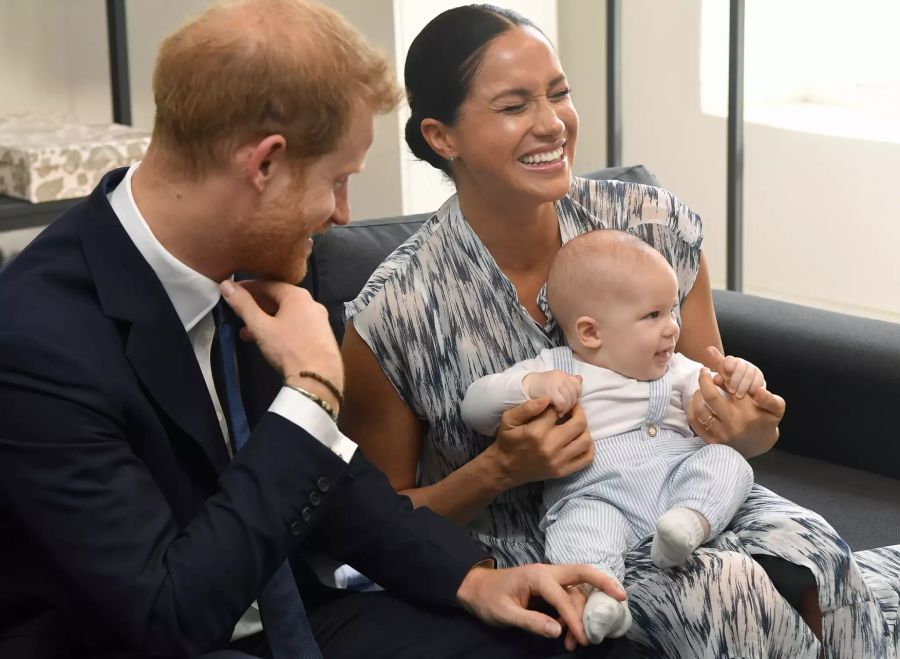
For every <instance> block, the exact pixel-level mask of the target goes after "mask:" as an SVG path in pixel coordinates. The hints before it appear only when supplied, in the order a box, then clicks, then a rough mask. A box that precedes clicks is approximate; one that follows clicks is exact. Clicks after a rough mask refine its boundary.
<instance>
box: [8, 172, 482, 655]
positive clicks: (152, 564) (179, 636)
mask: <svg viewBox="0 0 900 659" xmlns="http://www.w3.org/2000/svg"><path fill="white" fill-rule="evenodd" d="M123 175H124V170H116V171H113V172H111V173H109V174H107V176H106V177H105V178H104V179H103V180H102V181H101V182H100V184H99V186H98V187H97V189H95V190H94V192H93V193H92V195H91V196H90V198H89V199H88V200H86V201H85V202H84V203H82V204H80V205H78V206H76V207H75V208H73V209H72V210H70V211H69V212H68V213H66V214H65V215H63V216H62V217H61V218H60V219H58V220H57V221H56V222H54V223H53V224H52V225H51V226H50V227H49V228H48V229H47V230H45V231H44V232H43V233H42V234H41V235H40V236H39V237H38V238H37V239H36V240H35V241H34V242H33V243H32V244H31V245H29V246H28V247H27V248H26V249H25V250H24V251H22V253H21V254H20V255H19V256H18V257H17V258H16V259H15V260H14V261H12V262H11V263H10V264H9V265H8V266H7V267H6V268H5V269H4V270H3V272H2V273H0V531H2V538H3V540H2V542H0V545H2V547H0V628H2V627H4V626H7V627H8V626H10V625H14V624H17V623H19V624H21V622H22V621H23V620H24V619H40V620H43V621H45V623H46V624H43V625H42V626H41V629H42V630H44V632H47V633H53V634H59V635H60V636H61V637H64V638H65V642H71V643H75V644H77V645H78V646H79V647H82V648H89V649H100V648H110V647H115V648H137V649H139V650H141V651H142V652H145V653H147V654H153V655H157V654H158V655H186V654H193V653H198V652H201V651H209V650H213V649H217V648H222V647H225V646H226V645H227V643H228V640H229V637H230V635H231V633H232V629H233V627H234V624H235V623H236V621H237V620H238V619H239V618H240V616H241V615H242V613H243V612H244V611H245V610H246V609H247V607H248V606H249V605H250V603H251V602H252V600H253V599H254V598H255V597H256V596H257V595H258V594H259V592H260V591H261V590H262V587H263V585H264V584H265V583H266V582H267V581H268V579H269V577H270V576H271V575H272V573H273V572H274V571H275V569H276V568H277V566H278V565H280V564H281V562H282V561H284V560H285V558H286V557H288V556H290V557H291V560H292V563H293V565H294V567H295V573H297V574H298V575H304V574H308V572H309V570H308V567H307V566H306V565H305V563H304V562H303V559H302V555H301V553H300V551H299V549H300V547H301V545H302V546H303V548H304V549H306V548H309V547H311V546H315V547H316V548H317V549H320V550H323V551H325V552H326V553H328V554H329V555H331V556H332V557H333V558H335V559H337V560H340V561H344V562H347V563H350V564H351V565H353V566H355V567H356V568H357V569H359V570H360V571H361V572H363V573H364V574H367V575H369V576H370V577H371V578H373V579H374V580H375V581H377V582H378V583H379V584H381V585H382V586H384V587H385V588H387V589H388V590H391V591H394V592H396V593H398V594H400V595H402V596H404V597H407V598H411V599H413V600H415V601H417V602H421V603H423V604H431V605H440V606H450V605H452V603H453V601H454V596H455V592H456V590H457V588H458V586H459V583H460V582H461V580H462V578H463V576H464V575H465V573H466V572H467V571H468V569H469V568H470V567H471V566H472V565H473V564H474V563H476V562H478V561H480V560H483V559H484V558H486V557H487V555H486V554H485V552H484V551H483V549H481V548H480V547H479V546H477V545H476V544H475V543H473V542H472V541H470V540H469V539H468V538H466V537H465V536H464V534H463V533H462V532H461V531H460V530H459V529H458V528H456V527H455V526H453V525H452V524H451V523H449V522H447V521H446V520H444V519H442V518H440V517H438V516H437V515H434V514H433V513H431V512H430V511H428V510H426V509H418V510H413V509H412V507H411V505H410V502H409V499H408V498H406V497H403V496H399V495H397V494H396V493H394V491H393V490H392V489H391V487H390V485H389V483H388V482H387V480H386V479H385V478H384V476H383V475H382V474H381V473H380V472H378V471H377V470H376V469H375V468H374V467H372V466H371V465H370V464H369V463H368V462H367V461H366V460H365V459H364V458H363V457H362V455H361V453H360V452H359V451H357V453H356V455H355V457H354V458H353V460H352V461H351V462H350V464H349V465H348V464H346V463H344V462H343V461H342V460H341V459H339V458H338V457H337V456H335V455H334V454H333V453H332V452H331V451H330V450H328V449H327V448H325V447H324V446H323V445H322V444H320V443H319V442H318V441H317V440H316V439H315V438H313V437H312V436H311V435H309V434H308V433H307V432H305V431H304V430H303V429H302V428H300V427H298V426H296V425H294V424H292V423H290V422H289V421H287V420H286V419H284V418H282V417H280V416H278V415H276V414H273V413H271V412H267V411H265V410H266V408H267V407H268V404H269V403H270V402H271V400H272V399H273V398H274V396H275V393H276V392H277V390H278V387H279V383H278V379H277V377H276V376H275V374H274V372H273V371H272V370H271V369H269V368H268V367H267V366H265V365H264V363H263V362H262V360H261V357H260V356H259V354H258V351H256V349H255V347H254V346H244V347H243V348H242V351H241V354H239V355H238V357H239V362H240V364H241V376H242V391H243V392H244V397H245V403H246V407H247V409H248V416H249V417H250V420H251V425H252V426H253V433H252V436H251V438H250V440H249V441H248V443H247V445H246V447H245V448H244V449H243V450H242V451H241V452H240V454H238V455H237V457H235V458H234V459H233V460H231V461H229V458H228V455H227V452H226V448H225V444H224V440H223V438H222V434H221V431H220V428H219V424H218V422H217V420H216V415H215V411H214V408H213V405H212V402H211V401H210V398H209V393H208V390H207V388H206V386H205V384H204V380H203V377H202V375H201V372H200V369H199V366H198V365H197V361H196V358H195V356H194V353H193V350H192V348H191V344H190V341H189V339H188V337H187V334H186V333H185V331H184V328H183V326H182V325H181V322H180V321H179V319H178V316H177V315H176V313H175V309H174V308H173V306H172V304H171V302H170V301H169V298H168V297H167V295H166V293H165V291H164V289H163V287H162V284H161V283H160V281H159V279H158V278H157V277H156V275H155V273H154V272H153V270H152V269H151V268H150V267H149V265H148V264H147V263H146V261H144V259H143V258H142V257H141V255H140V253H139V252H138V250H137V248H136V247H135V246H134V244H133V243H132V242H131V240H130V239H129V237H128V235H127V234H126V233H125V231H124V229H123V228H122V227H121V225H120V223H119V221H118V219H117V218H116V216H115V215H114V213H113V211H112V209H111V208H110V206H109V203H108V201H107V198H106V195H107V193H108V192H109V191H110V190H112V189H113V188H114V187H115V186H116V185H117V184H118V183H119V181H121V179H122V176H123ZM313 493H315V494H313ZM298 579H299V580H300V581H301V592H308V588H307V587H306V585H305V582H303V579H302V578H300V577H298ZM47 621H49V622H47ZM47 630H52V631H49V632H48V631H47Z"/></svg>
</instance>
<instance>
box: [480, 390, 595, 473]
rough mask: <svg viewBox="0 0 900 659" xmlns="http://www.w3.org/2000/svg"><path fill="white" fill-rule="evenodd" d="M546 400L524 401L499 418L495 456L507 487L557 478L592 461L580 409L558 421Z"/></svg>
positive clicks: (547, 399) (492, 449) (493, 445)
mask: <svg viewBox="0 0 900 659" xmlns="http://www.w3.org/2000/svg"><path fill="white" fill-rule="evenodd" d="M559 420H560V419H559V416H558V414H557V413H556V410H555V409H554V408H553V407H552V406H551V404H550V399H549V398H548V397H543V398H536V399H534V400H527V401H525V402H524V403H522V404H521V405H517V406H516V407H513V408H510V409H508V410H506V412H504V413H503V416H502V417H500V427H499V428H498V429H497V436H496V440H495V441H494V443H493V444H492V445H491V446H490V447H489V448H488V449H486V451H491V452H493V453H494V455H495V457H496V459H497V461H498V463H499V466H500V469H501V470H502V473H503V475H504V478H505V480H506V481H507V485H508V487H516V486H518V485H523V484H524V483H532V482H536V481H544V480H547V479H548V478H560V477H561V476H568V475H569V474H571V473H573V472H575V471H578V470H579V469H582V468H583V467H586V466H587V465H589V464H590V463H591V461H592V460H593V459H594V442H593V441H592V440H591V436H590V435H589V434H588V432H587V420H586V419H585V417H584V411H583V410H582V409H581V406H580V405H576V406H575V407H573V408H572V414H571V416H570V417H569V419H568V420H565V421H563V422H562V423H557V422H558V421H559Z"/></svg>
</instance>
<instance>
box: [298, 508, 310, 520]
mask: <svg viewBox="0 0 900 659" xmlns="http://www.w3.org/2000/svg"><path fill="white" fill-rule="evenodd" d="M300 517H302V518H303V521H304V522H308V521H309V520H311V519H312V509H311V508H310V507H309V506H307V507H306V508H304V509H303V510H301V511H300Z"/></svg>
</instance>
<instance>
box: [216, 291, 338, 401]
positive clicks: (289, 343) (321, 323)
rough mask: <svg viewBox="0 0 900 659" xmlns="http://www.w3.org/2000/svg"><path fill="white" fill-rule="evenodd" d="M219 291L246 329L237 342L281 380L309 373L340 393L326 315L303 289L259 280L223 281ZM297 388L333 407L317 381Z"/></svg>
mask: <svg viewBox="0 0 900 659" xmlns="http://www.w3.org/2000/svg"><path fill="white" fill-rule="evenodd" d="M219 290H220V291H221V293H222V296H223V297H224V298H225V300H226V301H227V302H228V304H229V305H230V306H231V308H232V309H233V310H234V312H235V313H236V314H237V315H238V316H240V317H241V319H242V320H243V321H244V323H245V325H246V327H244V328H242V329H241V338H242V339H243V340H245V341H255V342H256V344H257V345H258V346H259V349H260V351H261V352H262V354H263V356H264V357H265V358H266V361H268V362H269V364H270V365H271V366H272V367H273V368H274V369H275V370H276V371H278V372H279V373H281V375H282V376H284V377H288V376H292V375H293V376H296V375H297V373H299V372H300V371H314V372H316V373H319V374H320V375H322V376H323V377H325V378H327V379H328V380H330V381H331V382H332V383H334V385H335V386H336V387H337V388H338V389H340V390H343V388H344V365H343V362H342V361H341V353H340V349H339V348H338V345H337V341H335V338H334V333H333V332H332V331H331V326H330V325H329V324H328V312H327V311H326V309H325V307H323V306H322V305H321V304H319V303H318V302H316V301H314V300H313V299H312V297H311V296H310V294H309V292H308V291H306V290H305V289H303V288H300V287H298V286H292V285H290V284H285V283H281V282H274V281H263V280H254V281H244V282H239V283H235V282H233V281H231V280H226V281H224V282H222V283H221V284H220V286H219ZM295 381H296V378H295ZM292 382H293V381H292ZM298 384H300V386H302V387H303V388H304V389H309V390H310V391H312V392H313V393H315V394H316V395H317V396H320V397H321V398H323V399H325V400H326V401H328V402H329V403H330V404H331V405H332V407H333V408H334V409H335V410H337V409H338V407H337V400H336V399H335V398H334V396H333V395H332V394H331V392H330V391H329V390H328V389H327V388H326V387H324V386H322V385H321V383H318V382H316V381H315V380H309V379H304V380H303V381H302V382H298Z"/></svg>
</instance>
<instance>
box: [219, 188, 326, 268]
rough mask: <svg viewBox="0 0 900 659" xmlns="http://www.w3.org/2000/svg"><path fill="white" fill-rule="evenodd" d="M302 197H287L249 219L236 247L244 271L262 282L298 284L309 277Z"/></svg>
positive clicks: (307, 236)
mask: <svg viewBox="0 0 900 659" xmlns="http://www.w3.org/2000/svg"><path fill="white" fill-rule="evenodd" d="M300 200H301V195H297V196H296V197H294V198H289V196H288V195H284V196H282V197H281V198H279V199H276V200H275V201H273V202H271V203H270V204H268V205H266V206H264V207H262V208H260V209H259V210H258V211H257V212H256V213H254V214H253V215H252V216H251V217H249V218H248V219H247V223H246V227H247V231H245V232H244V236H243V237H242V238H241V243H240V244H239V245H236V246H235V248H236V250H237V252H238V254H239V256H240V259H239V262H240V263H241V264H242V265H241V270H242V271H243V272H247V273H250V274H253V275H256V276H257V277H260V278H262V279H271V280H275V281H282V282H285V283H288V284H296V283H299V282H300V281H301V280H302V279H303V277H304V276H305V275H306V261H307V256H308V254H307V249H306V245H307V240H308V239H309V237H310V233H309V231H305V230H304V228H305V225H306V220H305V218H304V216H303V211H302V208H301V204H300Z"/></svg>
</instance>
